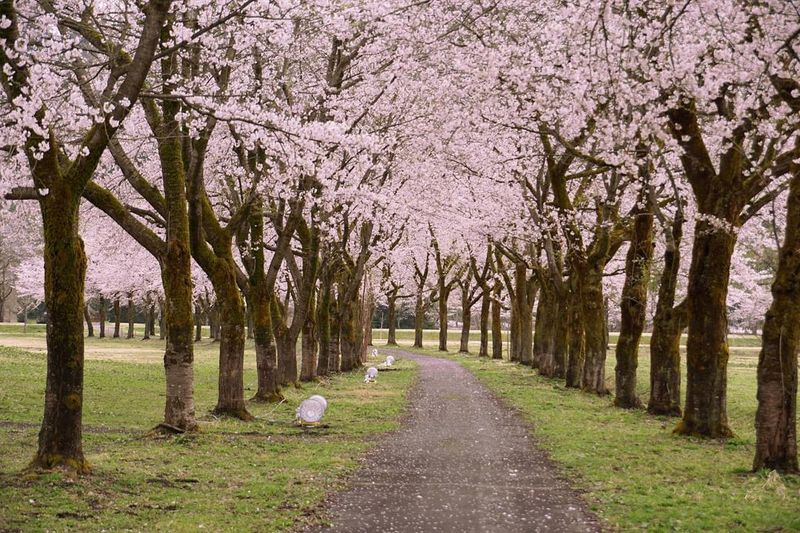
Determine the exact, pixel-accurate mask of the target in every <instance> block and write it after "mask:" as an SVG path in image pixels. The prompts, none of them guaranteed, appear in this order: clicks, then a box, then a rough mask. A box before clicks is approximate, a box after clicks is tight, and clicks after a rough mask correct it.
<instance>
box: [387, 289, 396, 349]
mask: <svg viewBox="0 0 800 533" xmlns="http://www.w3.org/2000/svg"><path fill="white" fill-rule="evenodd" d="M388 315H389V316H388V322H389V323H388V325H387V327H388V328H389V334H388V335H387V337H386V345H387V346H397V296H392V295H390V296H389V311H388Z"/></svg>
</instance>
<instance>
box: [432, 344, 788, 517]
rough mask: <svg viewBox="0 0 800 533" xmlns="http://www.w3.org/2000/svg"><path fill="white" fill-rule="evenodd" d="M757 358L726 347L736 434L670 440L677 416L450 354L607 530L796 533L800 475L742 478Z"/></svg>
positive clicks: (749, 448)
mask: <svg viewBox="0 0 800 533" xmlns="http://www.w3.org/2000/svg"><path fill="white" fill-rule="evenodd" d="M647 352H648V351H647V350H646V349H643V350H642V351H641V352H640V363H639V364H640V366H639V381H638V389H639V393H640V394H641V396H642V398H643V399H644V400H645V401H646V399H647V397H648V394H649V391H648V388H649V383H648V379H647V376H648V372H649V368H648V358H647V356H646V354H647ZM426 353H428V354H431V355H433V353H432V352H431V351H430V350H428V351H427V352H426ZM757 356H758V353H757V352H752V351H750V352H737V351H735V350H734V356H733V357H732V359H731V362H730V366H729V371H728V415H729V417H730V423H731V426H732V428H733V429H734V431H735V432H736V437H735V438H733V439H730V440H728V441H727V442H722V441H707V440H701V439H695V438H686V437H679V436H676V435H673V434H672V429H673V428H674V425H675V419H669V418H665V417H651V416H648V415H647V414H646V413H645V412H644V411H624V410H621V409H617V408H615V407H613V405H612V399H611V398H610V397H605V398H601V397H597V396H593V395H589V394H585V393H582V392H580V391H577V390H573V389H567V388H565V387H564V386H563V383H562V382H561V381H560V380H550V379H545V378H542V377H540V376H538V375H537V374H536V372H535V371H534V370H532V369H530V368H527V367H523V366H520V365H517V364H512V363H509V362H507V361H491V360H487V359H478V358H477V357H474V356H463V355H455V354H449V355H448V357H452V358H454V359H455V360H457V361H458V362H459V363H461V364H462V365H464V366H465V367H466V368H467V369H469V370H470V371H471V372H473V373H474V374H475V375H476V376H477V377H478V379H479V380H480V381H482V382H483V383H484V384H486V385H487V386H488V387H489V388H490V389H492V390H493V391H494V392H495V393H496V394H498V396H500V397H502V398H503V399H504V400H505V401H506V402H507V403H508V404H510V405H511V406H513V407H515V408H516V409H518V410H519V411H520V412H521V413H522V414H523V416H524V418H525V419H526V420H527V421H528V422H530V423H531V425H532V435H533V436H534V438H535V439H536V442H537V443H538V444H539V445H540V446H542V447H543V448H545V449H546V450H548V452H549V453H550V454H551V457H552V458H553V460H554V461H555V462H556V463H557V464H558V465H560V467H561V468H562V469H563V472H564V474H565V475H566V476H567V477H568V478H569V479H571V480H572V482H573V485H574V486H575V487H576V488H577V489H579V490H580V491H581V492H584V493H585V497H586V499H587V500H588V502H589V504H590V507H591V508H592V509H593V510H594V511H595V512H596V513H597V514H598V515H599V516H601V517H602V518H603V519H604V520H605V521H606V522H607V524H609V525H611V526H612V527H613V528H617V529H620V530H624V531H636V530H647V531H732V530H736V531H800V477H797V476H785V477H783V478H781V477H779V476H777V475H775V474H772V475H771V476H770V475H767V473H759V474H751V473H749V468H750V466H751V464H752V459H753V453H754V441H755V434H754V429H753V419H754V416H755V409H756V400H755V365H756V362H757ZM613 359H614V354H613V351H610V352H609V359H608V362H607V367H606V372H607V376H608V378H607V381H608V385H609V387H611V388H612V390H613V375H614V370H613V367H614V361H613ZM683 383H684V384H685V376H684V381H683Z"/></svg>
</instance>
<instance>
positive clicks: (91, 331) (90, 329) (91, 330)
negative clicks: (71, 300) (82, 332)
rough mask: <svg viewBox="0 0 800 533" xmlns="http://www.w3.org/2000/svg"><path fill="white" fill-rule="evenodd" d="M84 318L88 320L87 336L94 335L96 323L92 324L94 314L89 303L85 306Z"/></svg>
mask: <svg viewBox="0 0 800 533" xmlns="http://www.w3.org/2000/svg"><path fill="white" fill-rule="evenodd" d="M83 318H84V320H85V321H86V336H87V337H94V324H92V316H91V315H90V314H89V304H88V303H87V304H85V305H84V306H83Z"/></svg>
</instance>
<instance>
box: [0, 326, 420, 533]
mask: <svg viewBox="0 0 800 533" xmlns="http://www.w3.org/2000/svg"><path fill="white" fill-rule="evenodd" d="M149 342H150V343H151V346H152V347H151V348H147V350H152V351H154V352H160V351H161V350H162V349H163V344H161V343H160V342H159V341H149ZM2 343H3V339H2V338H0V344H2ZM103 343H105V344H106V345H107V346H108V347H109V348H118V349H121V350H124V349H129V351H130V354H129V356H128V359H129V360H128V361H125V362H123V361H119V360H105V359H104V358H102V357H98V358H87V361H86V384H85V411H84V440H83V446H84V452H85V453H86V456H87V459H88V460H89V462H90V463H91V464H92V466H93V473H92V475H91V476H88V477H83V478H79V479H76V480H72V479H69V478H67V477H65V476H63V475H62V474H60V473H38V474H26V473H22V470H23V468H24V467H25V465H26V464H27V462H28V461H29V460H30V458H31V456H32V455H33V452H34V451H35V447H36V436H37V431H38V425H39V422H40V419H41V410H42V403H43V389H44V377H45V358H44V354H43V353H32V352H28V351H23V350H20V349H17V348H7V347H0V383H3V387H2V389H0V530H2V531H6V530H9V531H16V530H19V531H45V530H51V531H52V530H58V531H64V530H72V531H100V530H115V531H116V530H132V531H188V530H198V529H200V530H206V531H280V530H285V529H288V528H292V527H296V526H298V525H300V524H304V523H309V522H313V521H318V520H320V519H321V518H322V517H320V516H319V515H320V512H319V508H320V507H319V505H320V502H321V501H322V500H323V498H324V497H325V495H326V494H327V493H329V492H330V491H332V490H335V489H336V488H338V487H339V486H340V485H341V483H342V480H343V477H344V476H346V475H347V474H348V473H349V472H351V471H352V469H353V468H354V467H355V466H356V465H357V458H358V457H359V456H360V455H361V454H362V453H363V452H364V451H365V450H366V449H367V448H368V447H370V446H371V445H372V443H373V442H374V440H375V437H376V436H377V435H379V434H381V433H384V432H387V431H390V430H393V429H395V428H396V427H397V425H398V420H399V416H400V414H401V413H402V411H403V408H404V406H405V398H406V392H407V390H408V388H409V387H410V385H411V383H412V382H413V380H414V376H415V374H416V369H415V367H414V365H413V363H412V362H411V361H402V360H401V361H399V362H398V364H397V368H398V371H396V372H386V373H383V374H381V376H380V379H379V380H378V381H377V382H376V383H373V384H369V385H367V384H365V383H363V379H362V375H361V373H360V372H359V373H353V374H342V375H337V376H335V377H333V378H332V379H330V380H326V381H324V382H320V383H311V384H306V385H304V386H303V388H302V389H294V388H291V389H289V390H287V391H285V393H286V398H287V400H286V402H284V403H282V404H280V405H274V404H273V405H270V404H259V403H250V404H249V405H248V408H249V409H250V411H251V413H252V414H253V415H255V416H256V421H254V422H251V423H245V422H240V421H236V420H231V419H225V418H223V419H217V418H214V417H211V416H210V415H209V414H208V412H209V411H210V409H211V408H212V407H213V406H214V403H215V399H216V385H217V370H216V350H217V348H218V345H216V344H211V343H203V344H201V345H200V346H199V347H198V350H197V362H196V365H195V378H196V379H195V399H196V404H197V406H196V407H197V413H198V416H199V417H201V420H202V431H201V432H200V433H198V434H192V435H182V436H175V437H165V438H153V437H146V436H145V435H146V433H147V431H148V430H149V429H150V428H152V427H153V426H154V425H155V424H157V423H158V422H159V421H160V420H161V416H162V410H163V399H164V377H163V370H162V368H161V365H160V364H153V360H152V358H151V357H150V356H149V355H148V354H147V353H144V354H142V353H141V351H139V350H137V346H138V347H141V345H142V344H143V343H142V342H141V341H138V340H136V341H125V340H120V339H114V340H111V339H104V340H91V339H90V340H89V342H88V344H87V346H92V347H93V348H94V349H98V350H99V349H100V348H101V347H102V345H103ZM137 343H138V344H137ZM144 344H147V343H144ZM147 350H145V352H147ZM247 357H248V359H250V360H251V361H250V364H248V365H247V367H248V368H247V370H246V373H245V387H246V391H245V394H246V395H252V394H253V392H254V391H255V388H256V383H255V380H256V376H255V372H254V370H253V368H252V367H253V366H254V364H253V363H252V355H251V354H248V356H247ZM140 361H144V362H140ZM158 361H159V362H160V359H159V360H158ZM7 384H13V386H11V387H9V386H7ZM311 394H322V395H324V396H325V397H326V398H327V399H328V401H329V407H328V411H327V413H326V415H325V419H324V422H325V426H324V427H320V428H314V429H308V430H304V429H301V428H298V427H296V426H294V425H293V424H292V420H293V418H294V410H295V408H296V406H297V405H298V404H299V402H300V401H302V400H303V399H304V398H306V397H308V396H309V395H311Z"/></svg>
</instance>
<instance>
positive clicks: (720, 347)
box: [675, 219, 736, 438]
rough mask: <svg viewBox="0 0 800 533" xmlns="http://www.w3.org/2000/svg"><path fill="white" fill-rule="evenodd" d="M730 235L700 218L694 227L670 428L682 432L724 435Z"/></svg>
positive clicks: (732, 242) (726, 433) (732, 240)
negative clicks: (680, 400) (679, 395)
mask: <svg viewBox="0 0 800 533" xmlns="http://www.w3.org/2000/svg"><path fill="white" fill-rule="evenodd" d="M735 243H736V237H735V235H734V234H732V233H731V232H730V231H728V230H727V229H723V228H719V227H714V226H712V224H710V223H709V222H708V221H707V220H703V219H700V220H698V221H697V224H696V227H695V239H694V246H693V248H692V266H691V268H690V270H689V287H688V290H687V302H688V307H689V309H688V311H689V322H688V324H689V333H688V340H687V344H686V352H687V355H686V365H687V380H686V408H685V409H684V412H683V418H682V420H681V422H680V423H679V424H678V427H677V428H676V429H675V432H676V433H680V434H684V435H700V436H705V437H711V438H725V437H730V436H731V435H732V434H733V433H732V432H731V430H730V427H728V413H727V405H726V403H727V401H726V400H727V379H728V355H729V354H728V316H727V307H726V306H727V304H726V299H727V295H728V282H729V279H730V266H731V256H732V255H733V248H734V245H735Z"/></svg>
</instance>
